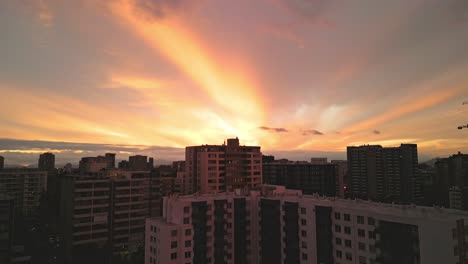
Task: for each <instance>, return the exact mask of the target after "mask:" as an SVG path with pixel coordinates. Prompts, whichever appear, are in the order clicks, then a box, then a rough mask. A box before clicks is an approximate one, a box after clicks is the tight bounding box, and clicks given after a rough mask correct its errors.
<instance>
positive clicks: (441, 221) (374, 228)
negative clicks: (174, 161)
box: [145, 186, 468, 264]
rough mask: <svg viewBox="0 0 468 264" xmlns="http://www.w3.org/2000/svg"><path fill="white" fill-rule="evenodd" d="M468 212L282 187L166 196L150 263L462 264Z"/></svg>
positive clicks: (151, 240) (151, 227)
mask: <svg viewBox="0 0 468 264" xmlns="http://www.w3.org/2000/svg"><path fill="white" fill-rule="evenodd" d="M467 221H468V213H467V212H463V211H457V210H450V209H446V210H441V209H438V208H431V207H419V206H407V205H389V204H383V203H375V202H369V201H362V200H343V199H338V198H323V197H322V198H321V197H319V196H316V195H314V196H312V195H302V194H301V192H300V191H292V190H285V189H284V187H281V186H259V187H257V188H254V190H252V191H250V192H242V191H237V192H235V193H219V194H207V195H190V196H181V197H178V196H172V197H165V198H164V213H163V217H158V218H151V219H147V221H146V243H145V264H154V263H177V264H185V263H227V264H243V263H268V264H281V263H328V264H332V263H359V264H362V263H389V264H390V263H392V264H393V263H412V264H421V263H424V264H440V263H464V261H465V259H466V250H467V249H468V246H467V244H466V235H465V234H466V233H465V228H467V227H468V222H467Z"/></svg>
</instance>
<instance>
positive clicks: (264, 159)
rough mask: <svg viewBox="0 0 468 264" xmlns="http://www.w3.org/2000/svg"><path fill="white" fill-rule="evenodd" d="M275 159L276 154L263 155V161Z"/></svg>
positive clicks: (267, 161)
mask: <svg viewBox="0 0 468 264" xmlns="http://www.w3.org/2000/svg"><path fill="white" fill-rule="evenodd" d="M273 161H275V156H268V155H262V163H269V162H273Z"/></svg>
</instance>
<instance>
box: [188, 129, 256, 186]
mask: <svg viewBox="0 0 468 264" xmlns="http://www.w3.org/2000/svg"><path fill="white" fill-rule="evenodd" d="M185 166H186V169H185V173H184V174H183V177H184V178H183V193H184V194H192V193H195V192H199V193H214V192H225V191H233V190H235V189H238V188H251V187H254V186H257V185H259V184H261V183H262V153H261V152H260V147H258V146H241V145H240V144H239V139H238V138H232V139H228V140H227V144H223V145H202V146H192V147H186V148H185Z"/></svg>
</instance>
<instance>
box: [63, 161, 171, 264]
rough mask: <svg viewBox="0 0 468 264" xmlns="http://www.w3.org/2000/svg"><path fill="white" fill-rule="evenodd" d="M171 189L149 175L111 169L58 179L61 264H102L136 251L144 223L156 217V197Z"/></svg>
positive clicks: (159, 198) (159, 199) (158, 203)
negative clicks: (99, 263)
mask: <svg viewBox="0 0 468 264" xmlns="http://www.w3.org/2000/svg"><path fill="white" fill-rule="evenodd" d="M172 178H173V177H172ZM173 179H175V178H173ZM173 186H174V185H171V184H168V183H167V180H166V179H165V178H164V177H159V176H158V175H157V174H156V173H155V172H150V171H129V170H115V169H114V170H107V171H102V172H101V173H99V174H95V175H68V176H65V177H63V178H62V180H61V197H60V203H61V204H60V216H59V219H60V223H61V225H62V226H61V228H60V230H61V231H60V233H61V236H62V238H63V244H64V248H65V250H64V256H63V258H64V259H63V261H64V263H85V262H86V261H87V260H86V259H83V258H86V257H92V258H93V260H94V261H96V260H98V261H102V262H103V263H104V262H106V261H108V259H109V258H111V257H112V256H122V255H131V254H133V253H135V252H137V251H138V250H140V249H142V248H143V244H144V234H145V232H144V223H145V219H146V218H148V217H155V216H159V215H160V214H161V202H162V197H163V195H167V194H169V193H171V192H172V191H173V190H171V189H170V188H171V187H173ZM174 188H177V189H180V187H174ZM165 191H167V192H168V193H167V194H166V193H164V192H165ZM90 252H91V253H92V252H95V253H94V254H91V253H90Z"/></svg>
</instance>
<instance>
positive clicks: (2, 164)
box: [0, 156, 5, 170]
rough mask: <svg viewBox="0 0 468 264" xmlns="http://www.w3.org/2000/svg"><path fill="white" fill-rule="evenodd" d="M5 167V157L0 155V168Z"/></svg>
mask: <svg viewBox="0 0 468 264" xmlns="http://www.w3.org/2000/svg"><path fill="white" fill-rule="evenodd" d="M3 168H5V158H4V157H3V156H0V170H1V169H3Z"/></svg>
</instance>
